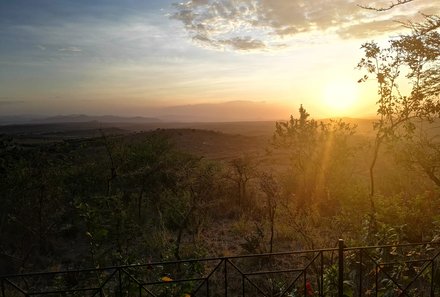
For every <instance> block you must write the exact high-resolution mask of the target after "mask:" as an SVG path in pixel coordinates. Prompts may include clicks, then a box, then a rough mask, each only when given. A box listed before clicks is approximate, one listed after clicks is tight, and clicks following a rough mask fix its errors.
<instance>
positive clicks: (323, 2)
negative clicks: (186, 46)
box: [171, 0, 439, 50]
mask: <svg viewBox="0 0 440 297" xmlns="http://www.w3.org/2000/svg"><path fill="white" fill-rule="evenodd" d="M365 1H366V0H365ZM370 2H371V1H367V2H366V3H367V4H371V3H370ZM376 2H377V3H375V4H376V6H380V5H381V4H384V5H385V3H386V2H383V1H376ZM359 4H363V0H332V1H328V0H189V1H187V2H182V3H178V4H174V13H173V14H172V15H171V17H172V18H173V19H176V20H178V21H180V22H181V23H182V24H183V26H184V27H185V29H186V30H187V32H188V33H189V34H190V35H191V37H192V39H193V41H195V42H196V43H198V44H200V45H202V46H205V47H211V48H225V47H226V48H229V49H232V50H264V49H271V48H277V47H280V46H281V45H282V44H284V43H285V42H286V40H289V39H291V38H292V37H293V36H298V35H300V34H304V33H320V34H326V35H328V34H334V35H335V36H339V37H342V38H363V37H366V36H374V35H376V36H377V35H381V34H384V33H387V32H391V31H395V30H397V29H398V28H399V26H398V25H397V24H396V23H393V22H392V21H391V20H392V19H395V16H396V15H398V14H402V15H404V16H406V17H413V16H414V15H416V14H417V13H418V12H419V11H422V10H426V9H428V8H429V10H430V11H433V10H434V11H439V7H435V6H434V7H433V5H432V2H430V1H428V0H417V1H414V2H412V3H410V4H407V5H404V6H401V7H398V8H397V9H394V10H393V11H390V12H387V13H385V14H384V13H382V14H381V13H379V12H375V11H369V10H365V9H362V8H360V7H359V6H358V5H359Z"/></svg>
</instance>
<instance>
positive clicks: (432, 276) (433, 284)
mask: <svg viewBox="0 0 440 297" xmlns="http://www.w3.org/2000/svg"><path fill="white" fill-rule="evenodd" d="M434 277H435V266H434V260H431V297H434V291H435V290H434V286H435V282H434Z"/></svg>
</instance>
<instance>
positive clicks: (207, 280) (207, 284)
mask: <svg viewBox="0 0 440 297" xmlns="http://www.w3.org/2000/svg"><path fill="white" fill-rule="evenodd" d="M206 297H209V278H207V279H206Z"/></svg>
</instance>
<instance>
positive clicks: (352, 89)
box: [323, 79, 359, 116]
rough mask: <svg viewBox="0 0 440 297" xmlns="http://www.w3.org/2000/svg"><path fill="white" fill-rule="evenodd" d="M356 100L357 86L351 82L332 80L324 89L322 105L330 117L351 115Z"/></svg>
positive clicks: (357, 96)
mask: <svg viewBox="0 0 440 297" xmlns="http://www.w3.org/2000/svg"><path fill="white" fill-rule="evenodd" d="M358 100H359V91H358V88H357V85H356V83H355V82H352V81H351V80H343V79H337V80H333V81H330V82H329V83H327V84H326V85H325V87H324V90H323V103H324V105H325V106H326V108H327V109H328V112H329V114H331V115H335V116H349V115H351V113H352V112H353V109H354V107H355V105H356V103H357V102H358Z"/></svg>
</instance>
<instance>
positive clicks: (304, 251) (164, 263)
mask: <svg viewBox="0 0 440 297" xmlns="http://www.w3.org/2000/svg"><path fill="white" fill-rule="evenodd" d="M424 245H440V242H421V243H406V244H391V245H376V246H357V247H344V251H353V250H368V249H378V248H392V247H412V246H424ZM336 251H338V248H337V247H334V248H324V249H314V250H302V251H286V252H278V253H263V254H248V255H237V256H222V257H208V258H198V259H184V260H175V261H162V262H161V261H157V262H149V263H143V264H127V265H119V266H108V267H102V268H99V267H98V268H85V269H73V270H63V271H42V272H29V273H17V274H8V275H0V279H5V278H16V277H32V276H48V275H55V274H67V273H81V272H82V273H83V272H96V271H111V270H118V269H127V268H139V267H149V266H158V265H173V264H183V263H195V262H213V261H225V260H233V259H247V258H262V257H271V256H285V255H300V254H310V253H321V252H336Z"/></svg>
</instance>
